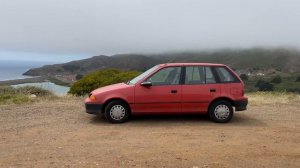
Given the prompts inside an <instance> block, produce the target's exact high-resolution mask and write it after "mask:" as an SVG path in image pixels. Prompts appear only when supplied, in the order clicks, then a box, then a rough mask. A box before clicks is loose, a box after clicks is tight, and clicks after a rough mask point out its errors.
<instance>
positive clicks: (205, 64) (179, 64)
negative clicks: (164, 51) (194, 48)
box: [159, 63, 225, 67]
mask: <svg viewBox="0 0 300 168" xmlns="http://www.w3.org/2000/svg"><path fill="white" fill-rule="evenodd" d="M159 65H160V66H163V67H167V66H225V65H224V64H215V63H165V64H159Z"/></svg>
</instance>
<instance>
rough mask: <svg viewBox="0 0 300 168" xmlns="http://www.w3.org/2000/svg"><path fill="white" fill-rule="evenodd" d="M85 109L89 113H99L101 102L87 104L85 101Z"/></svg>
mask: <svg viewBox="0 0 300 168" xmlns="http://www.w3.org/2000/svg"><path fill="white" fill-rule="evenodd" d="M85 110H86V112H87V113H89V114H96V115H98V114H101V113H102V104H88V103H85Z"/></svg>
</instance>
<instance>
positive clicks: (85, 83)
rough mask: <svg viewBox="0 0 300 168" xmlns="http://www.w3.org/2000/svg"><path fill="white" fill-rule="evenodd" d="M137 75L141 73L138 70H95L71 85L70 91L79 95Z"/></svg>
mask: <svg viewBox="0 0 300 168" xmlns="http://www.w3.org/2000/svg"><path fill="white" fill-rule="evenodd" d="M137 75H139V72H137V71H122V70H117V69H107V70H102V71H95V72H92V73H90V74H88V75H86V76H84V77H82V78H81V79H80V80H78V81H77V82H75V83H74V84H73V85H72V86H71V88H70V91H69V93H71V94H74V95H77V96H81V95H85V94H88V93H90V92H91V91H93V90H94V89H97V88H99V87H102V86H106V85H110V84H115V83H120V82H126V81H128V80H130V79H133V78H134V77H136V76H137Z"/></svg>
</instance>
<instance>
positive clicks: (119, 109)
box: [104, 100, 130, 123]
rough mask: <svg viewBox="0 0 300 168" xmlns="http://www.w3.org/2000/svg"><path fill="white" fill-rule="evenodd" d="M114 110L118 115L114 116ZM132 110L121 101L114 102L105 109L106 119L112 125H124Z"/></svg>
mask: <svg viewBox="0 0 300 168" xmlns="http://www.w3.org/2000/svg"><path fill="white" fill-rule="evenodd" d="M113 108H114V109H116V113H115V114H116V115H114V114H113V112H112V111H113ZM129 114H130V108H129V107H128V105H127V104H126V103H124V102H123V101H120V100H114V101H111V102H109V103H108V104H107V106H106V107H105V111H104V115H105V118H106V119H107V120H108V121H109V122H111V123H123V122H125V121H127V120H128V118H129Z"/></svg>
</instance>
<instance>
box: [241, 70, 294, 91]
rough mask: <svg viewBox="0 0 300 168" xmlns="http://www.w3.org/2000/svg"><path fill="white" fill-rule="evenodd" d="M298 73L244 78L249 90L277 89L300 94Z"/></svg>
mask: <svg viewBox="0 0 300 168" xmlns="http://www.w3.org/2000/svg"><path fill="white" fill-rule="evenodd" d="M297 76H298V75H297V74H281V75H278V74H277V75H276V74H274V75H272V76H259V77H257V76H252V77H248V79H247V80H244V82H245V85H246V91H247V92H255V91H277V92H294V93H298V94H300V83H299V82H297V78H298V77H297Z"/></svg>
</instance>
